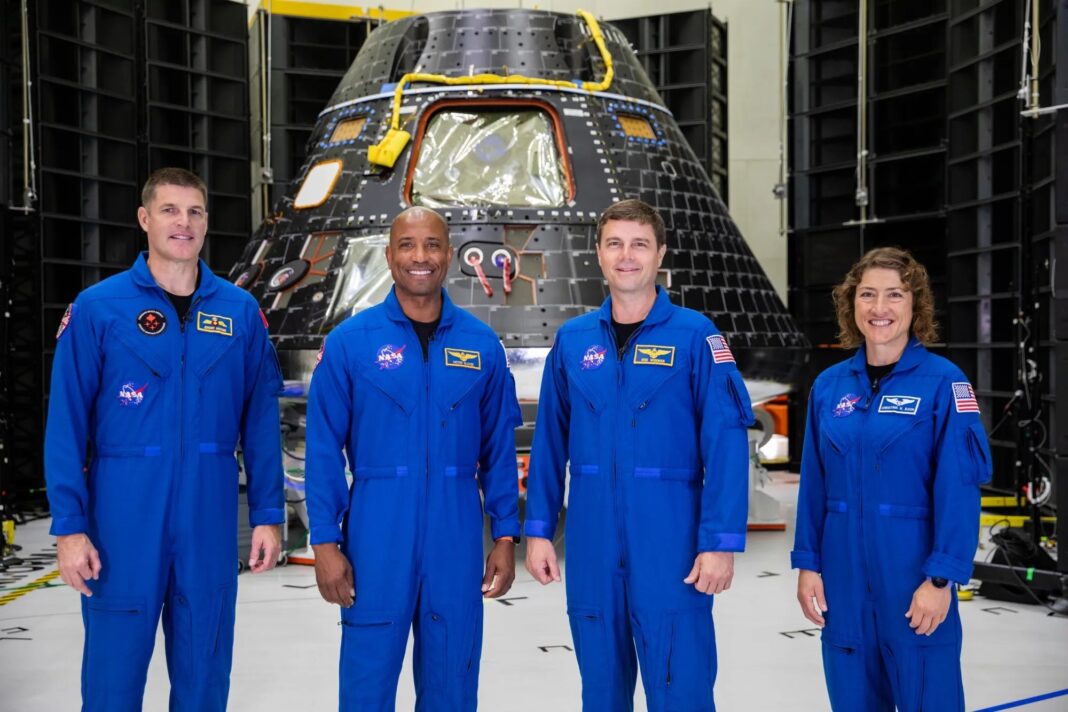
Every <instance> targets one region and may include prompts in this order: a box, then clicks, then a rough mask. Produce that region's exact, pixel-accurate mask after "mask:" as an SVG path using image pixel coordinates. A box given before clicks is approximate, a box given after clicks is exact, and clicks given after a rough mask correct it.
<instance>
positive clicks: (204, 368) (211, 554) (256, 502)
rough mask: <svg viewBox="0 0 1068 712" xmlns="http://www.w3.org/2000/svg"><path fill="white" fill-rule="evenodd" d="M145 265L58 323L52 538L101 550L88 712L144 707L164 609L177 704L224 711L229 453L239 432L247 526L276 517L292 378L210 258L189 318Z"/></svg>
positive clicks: (88, 604) (234, 485)
mask: <svg viewBox="0 0 1068 712" xmlns="http://www.w3.org/2000/svg"><path fill="white" fill-rule="evenodd" d="M145 259H146V258H145V254H142V255H141V256H140V257H138V259H137V262H136V263H135V264H134V266H133V268H132V269H130V270H127V271H125V272H122V273H120V274H117V275H115V276H114V277H111V278H109V279H106V280H104V281H103V282H100V283H99V284H97V285H94V286H93V287H90V288H89V289H87V290H85V291H84V292H82V293H81V294H79V295H78V298H77V299H76V300H75V302H74V303H73V304H72V305H71V307H70V309H69V311H68V313H67V315H65V316H64V319H63V326H61V328H60V333H59V336H58V341H57V343H56V354H55V360H54V362H53V366H52V391H51V397H50V400H49V404H48V427H47V429H46V432H45V477H46V480H47V484H48V500H49V504H50V505H51V509H52V528H51V533H52V534H54V535H56V536H59V535H64V534H77V533H85V534H87V535H88V536H89V539H90V540H91V541H92V543H93V545H94V546H95V547H96V548H97V550H98V551H99V553H100V560H101V565H102V570H101V573H100V579H99V580H98V581H92V580H90V581H88V582H87V583H88V585H89V588H91V589H92V591H93V595H92V597H88V598H87V597H84V596H83V597H82V618H83V620H84V622H85V651H84V654H83V659H82V700H83V707H82V709H83V710H101V711H104V710H106V712H122V711H125V710H140V709H141V699H142V696H143V693H144V686H145V676H146V673H147V671H148V663H149V659H150V658H151V657H152V647H153V644H154V643H155V638H156V625H157V623H158V621H159V618H160V613H161V610H162V615H163V627H164V632H165V634H166V650H167V668H168V671H169V673H170V680H171V696H170V708H171V709H172V710H197V711H198V712H201V711H203V710H224V709H225V708H226V699H227V694H228V692H229V687H230V662H231V657H232V649H233V632H234V603H235V600H236V595H237V563H238V551H237V500H238V464H237V459H236V458H235V456H234V451H235V449H236V447H237V443H238V439H239V438H240V441H241V445H242V450H243V453H244V463H245V470H246V472H247V475H248V504H249V523H250V524H251V525H252V526H257V525H261V524H279V523H281V522H282V521H283V518H284V515H285V512H284V509H283V508H284V506H285V505H284V501H283V498H284V489H283V480H282V459H281V449H280V445H281V443H280V434H279V432H280V431H279V425H278V396H277V394H278V392H279V391H280V390H281V387H282V377H281V373H280V372H279V369H278V359H277V357H276V355H275V352H274V347H273V346H272V345H271V342H270V341H269V339H268V338H267V327H266V323H265V322H264V321H263V317H262V315H261V314H260V312H259V308H258V306H257V304H256V302H255V300H254V299H253V298H252V297H251V296H250V295H249V294H248V293H247V292H245V291H244V290H242V289H239V288H238V287H235V286H233V285H231V284H229V283H228V282H226V281H224V280H222V279H219V278H218V277H216V276H215V275H213V274H212V273H211V271H210V270H209V269H208V266H207V265H206V264H204V262H203V261H201V262H200V285H199V286H198V287H197V289H196V291H195V292H194V294H193V297H192V303H191V306H190V308H189V313H188V315H187V318H186V319H185V320H184V321H183V322H181V323H179V321H178V315H177V313H176V312H175V310H174V307H173V306H172V305H171V302H170V300H169V299H168V297H167V295H166V294H165V293H164V291H163V290H162V289H161V288H160V287H159V286H158V285H157V284H156V282H155V280H154V279H153V277H152V274H151V272H149V270H148V264H147V262H146V261H145ZM87 443H88V448H87ZM87 455H88V469H87V470H86V469H85V466H86V460H87ZM86 473H87V474H86Z"/></svg>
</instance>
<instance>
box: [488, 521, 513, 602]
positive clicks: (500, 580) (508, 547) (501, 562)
mask: <svg viewBox="0 0 1068 712" xmlns="http://www.w3.org/2000/svg"><path fill="white" fill-rule="evenodd" d="M513 581H515V542H513V541H512V537H510V536H508V537H501V538H500V539H498V540H497V542H496V543H495V544H494V545H493V551H491V552H490V553H489V556H487V557H486V575H485V576H483V577H482V597H483V598H500V597H501V596H503V595H504V594H506V593H508V589H510V588H511V587H512V582H513Z"/></svg>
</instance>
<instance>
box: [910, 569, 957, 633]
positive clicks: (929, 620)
mask: <svg viewBox="0 0 1068 712" xmlns="http://www.w3.org/2000/svg"><path fill="white" fill-rule="evenodd" d="M952 585H953V584H952V583H950V584H949V586H952ZM949 586H945V587H944V588H936V587H935V586H934V584H932V583H931V581H930V580H929V579H928V580H927V581H924V582H923V583H921V584H920V587H919V588H917V589H916V592H915V593H913V594H912V605H911V606H909V609H908V610H907V611H906V612H905V617H906V618H908V619H909V627H910V628H912V629H913V630H915V631H916V635H930V634H931V633H934V632H935V630H937V629H938V626H940V625H941V624H942V621H944V620H945V619H946V615H947V614H948V613H949V604H950V602H951V601H952V600H953V591H952V589H950V587H949Z"/></svg>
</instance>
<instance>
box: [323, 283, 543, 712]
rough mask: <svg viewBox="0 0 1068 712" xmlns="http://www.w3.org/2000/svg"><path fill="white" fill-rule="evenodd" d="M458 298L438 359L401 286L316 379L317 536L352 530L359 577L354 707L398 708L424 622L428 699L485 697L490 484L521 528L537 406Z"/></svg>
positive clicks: (351, 683)
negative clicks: (522, 446)
mask: <svg viewBox="0 0 1068 712" xmlns="http://www.w3.org/2000/svg"><path fill="white" fill-rule="evenodd" d="M442 302H443V303H442V309H441V321H440V323H439V325H438V328H437V331H436V332H435V333H434V335H433V338H432V339H431V341H430V344H429V356H428V358H427V360H426V361H424V360H423V354H422V349H421V347H420V344H419V338H418V336H417V335H416V333H415V330H414V329H413V327H412V325H411V322H410V321H409V320H408V317H407V316H405V314H404V312H403V311H402V309H401V306H400V303H399V302H398V301H397V297H396V293H395V290H390V293H389V295H388V296H387V297H386V300H385V301H384V302H383V303H382V304H379V305H377V306H374V307H372V308H370V309H367V310H365V311H362V312H360V313H359V314H356V315H355V316H352V317H350V318H348V319H346V320H345V321H344V322H342V323H341V324H340V325H339V326H337V327H336V328H335V329H334V330H333V331H332V332H330V335H329V336H328V337H327V339H326V341H325V342H324V345H323V351H322V352H321V355H320V359H321V360H320V362H319V363H318V365H317V366H316V370H315V375H314V376H313V377H312V381H311V388H310V391H309V394H308V420H307V463H306V464H307V477H306V479H305V487H306V492H307V497H308V518H309V520H310V523H311V543H312V544H324V543H329V542H340V543H341V550H342V552H343V553H344V554H345V556H346V557H347V558H348V560H349V561H350V562H351V564H352V568H353V576H354V583H355V588H356V602H355V603H354V604H353V605H352V606H351V607H350V608H342V609H341V624H342V629H341V636H342V637H341V661H340V671H339V672H340V709H342V710H359V711H360V712H366V711H370V710H392V709H394V704H395V700H396V694H397V678H398V677H399V675H400V670H401V663H402V662H403V660H404V649H405V646H406V644H407V641H408V630H409V627H414V632H415V654H414V665H413V667H414V672H415V689H416V696H417V701H416V709H417V710H454V711H456V712H460V711H461V710H464V711H466V710H474V709H475V708H476V707H477V704H478V670H479V657H480V655H481V651H482V606H483V603H482V592H481V586H482V575H483V570H484V566H483V550H482V521H483V520H482V511H483V507H482V501H481V500H480V497H479V486H480V485H481V494H482V497H483V498H484V500H485V511H486V513H487V514H488V515H489V517H490V525H491V530H492V534H493V538H494V539H497V538H499V537H504V536H515V535H518V534H519V519H518V516H519V515H518V508H519V480H518V470H517V467H516V454H515V432H514V431H515V427H516V426H517V425H519V424H520V423H521V422H522V418H521V417H520V415H519V403H518V402H517V400H516V395H515V382H514V381H513V380H512V375H511V372H510V371H509V370H508V364H507V360H506V358H505V353H504V348H503V347H502V346H501V342H500V341H499V340H498V338H497V336H496V334H494V333H493V331H492V330H490V328H489V327H488V326H486V325H485V324H483V323H482V322H481V321H479V320H478V319H477V318H475V317H474V316H472V315H470V314H468V313H467V312H465V311H463V310H462V309H458V308H456V307H455V306H454V305H453V303H452V301H451V300H450V299H449V297H448V295H447V294H446V293H445V291H444V290H442ZM342 447H344V451H345V453H344V455H343V454H342ZM345 455H347V457H348V464H349V468H350V470H351V472H352V474H353V482H352V486H351V487H350V486H349V485H348V484H347V481H346V478H345Z"/></svg>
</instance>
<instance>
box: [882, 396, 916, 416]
mask: <svg viewBox="0 0 1068 712" xmlns="http://www.w3.org/2000/svg"><path fill="white" fill-rule="evenodd" d="M919 410H920V399H919V398H918V397H916V396H883V397H882V398H881V399H880V400H879V412H880V413H897V414H898V415H916V413H917V412H919Z"/></svg>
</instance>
